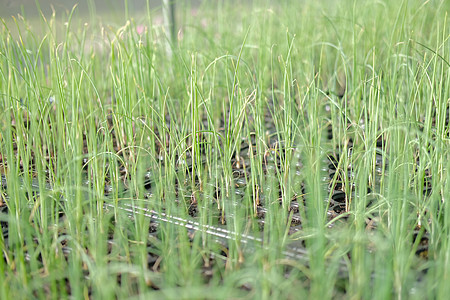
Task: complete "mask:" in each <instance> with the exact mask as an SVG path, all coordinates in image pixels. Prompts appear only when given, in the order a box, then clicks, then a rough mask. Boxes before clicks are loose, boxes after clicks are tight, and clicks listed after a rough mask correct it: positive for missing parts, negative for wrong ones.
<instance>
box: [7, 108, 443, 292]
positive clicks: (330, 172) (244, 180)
mask: <svg viewBox="0 0 450 300" xmlns="http://www.w3.org/2000/svg"><path fill="white" fill-rule="evenodd" d="M325 111H326V110H325ZM447 119H448V118H447ZM167 121H168V122H167V123H168V124H167V125H168V126H167V127H168V128H169V130H170V126H171V125H170V120H167ZM204 121H206V120H204ZM107 123H108V124H109V130H110V133H111V134H112V135H113V136H114V147H115V150H116V153H117V155H118V156H119V157H121V158H122V161H126V160H127V159H128V158H129V157H127V151H125V150H124V149H125V148H126V146H127V145H126V144H123V143H121V142H119V141H120V140H121V139H120V138H119V135H120V133H117V132H115V130H114V127H113V121H112V119H111V117H109V119H108V120H107ZM265 124H266V129H267V132H266V140H265V144H266V145H267V147H266V149H265V152H264V153H261V154H259V155H262V160H261V161H262V162H263V163H262V165H261V166H259V167H260V169H261V170H262V171H263V174H264V176H274V175H275V174H277V172H283V165H282V163H281V161H282V160H283V159H284V157H283V156H284V154H285V153H286V149H284V148H283V147H284V146H283V142H282V141H279V140H278V138H277V132H276V127H275V124H274V123H273V121H272V118H271V115H270V112H269V111H268V112H267V113H266V116H265ZM13 126H14V125H13ZM27 126H29V124H25V126H24V128H28V127H27ZM172 126H173V125H172ZM224 130H225V124H222V131H224ZM333 130H334V129H333V127H332V126H331V125H328V127H327V128H326V131H325V132H324V134H323V139H324V143H325V144H328V145H330V150H329V151H328V153H326V155H325V156H324V157H325V158H324V159H323V160H322V161H321V164H322V165H321V169H322V171H323V173H324V174H325V176H324V177H323V179H322V183H323V185H324V186H325V187H327V190H328V195H326V198H325V199H323V200H324V201H325V203H326V205H327V218H328V221H329V222H330V223H329V224H331V225H330V227H333V226H336V225H337V224H340V225H342V224H344V225H345V223H346V222H349V219H350V214H348V212H349V210H350V207H351V199H355V198H356V195H355V193H354V192H355V186H350V187H348V186H345V182H348V181H346V179H348V178H354V177H355V173H356V172H357V170H356V169H355V167H354V166H352V165H351V164H349V165H348V167H347V168H346V169H345V170H344V169H343V168H342V166H341V165H340V164H341V163H342V161H341V156H342V155H343V153H342V151H344V150H343V149H345V151H347V153H348V156H349V157H351V155H352V149H353V147H355V145H354V142H353V140H352V138H348V139H346V140H344V143H337V142H336V141H334V134H333ZM13 132H14V129H13ZM154 132H156V134H157V135H159V136H160V134H159V133H158V130H157V128H155V129H154ZM160 138H161V136H160ZM167 138H170V136H166V140H167ZM198 138H199V139H200V140H201V139H202V137H201V136H199V137H198ZM156 140H157V141H156V142H155V145H154V147H155V149H156V153H164V150H165V148H166V147H167V144H166V145H163V144H161V143H160V142H159V141H162V140H164V139H162V138H161V139H156ZM388 142H389V141H387V140H385V138H384V137H383V136H380V137H379V139H378V140H377V142H376V147H377V150H379V151H377V154H376V157H375V160H374V164H375V171H376V172H375V173H376V174H375V178H374V179H373V180H372V181H373V182H370V183H369V184H368V189H367V194H369V195H370V194H371V193H372V190H371V188H370V187H376V186H377V181H379V180H380V177H379V176H381V174H383V171H384V172H388V170H389V162H388V160H387V157H383V155H382V153H387V144H388ZM205 143H209V142H208V141H207V139H206V138H205ZM333 144H334V145H337V146H336V148H332V146H331V145H333ZM344 146H345V147H344ZM84 147H85V149H84V152H85V154H86V156H88V153H87V152H88V150H87V142H86V136H84ZM16 148H17V147H16V145H14V149H15V150H16ZM199 149H202V148H201V147H200V148H199ZM255 149H256V143H255V141H254V139H252V137H251V136H250V139H248V138H247V137H245V138H242V141H241V143H240V145H239V148H238V151H235V153H233V155H232V159H231V160H230V162H229V163H230V166H231V168H232V171H233V172H232V180H233V186H232V188H231V193H233V197H232V199H233V201H235V204H234V205H242V203H244V201H245V199H248V197H249V193H253V196H255V194H257V197H255V198H256V199H257V200H256V201H255V202H254V203H255V207H254V209H253V210H252V209H249V211H250V212H252V213H249V214H246V216H247V217H248V218H254V219H256V220H257V221H258V222H257V223H258V225H259V227H258V228H259V231H260V233H261V235H258V234H254V235H249V236H243V235H242V236H241V239H242V240H243V241H247V242H248V243H249V244H250V243H256V244H258V243H260V242H262V232H263V230H264V228H265V225H266V216H267V213H268V209H269V207H268V203H266V201H265V200H266V195H268V194H270V193H276V194H278V195H279V203H280V207H281V206H282V205H283V203H282V202H283V197H282V195H283V191H282V190H281V188H280V186H279V185H278V186H275V187H266V188H265V189H263V188H259V187H258V189H257V190H255V191H249V189H248V187H249V185H250V182H249V180H250V178H251V175H252V172H254V170H252V165H251V163H250V160H251V158H252V155H258V154H257V153H256V150H255ZM201 151H205V150H201ZM47 153H48V155H47V157H46V159H47V160H48V161H49V165H50V160H52V159H53V160H54V158H55V157H54V153H51V151H49V150H48V151H47ZM292 156H293V158H294V159H293V161H294V163H293V165H292V166H291V167H292V169H291V172H296V174H299V175H300V174H302V172H303V169H302V168H303V165H302V158H301V157H300V153H299V151H297V149H295V148H294V149H293V150H292ZM164 159H165V157H163V156H161V158H160V165H161V168H164V164H165V162H164ZM175 161H176V162H177V166H176V169H177V173H182V174H181V176H179V177H177V178H176V179H175V181H174V182H173V185H174V188H173V191H174V193H175V198H176V199H177V203H178V205H179V206H180V207H186V208H187V215H188V216H186V217H184V218H180V217H176V216H171V215H166V214H165V213H164V207H162V208H161V211H159V212H156V211H152V210H150V209H148V210H146V209H142V210H140V211H138V214H139V213H140V214H143V215H145V216H146V217H149V218H150V219H151V221H150V225H149V235H151V236H152V238H154V239H160V234H161V232H160V230H159V227H160V226H161V224H163V223H171V224H176V225H178V226H183V227H186V228H187V229H188V235H189V238H190V239H191V240H192V239H194V237H195V234H196V232H198V231H205V230H206V231H207V232H208V234H210V235H211V236H213V237H214V238H215V240H216V241H217V243H219V244H220V245H221V246H222V247H223V249H225V250H224V251H223V252H222V253H219V254H217V255H211V257H210V258H209V259H207V260H205V265H204V266H203V268H202V275H203V276H204V278H205V281H206V282H207V281H208V280H210V279H211V278H212V276H213V272H212V268H213V266H214V264H215V263H216V261H217V260H218V259H219V260H225V261H226V260H227V251H226V249H227V247H228V246H227V243H228V242H229V241H230V239H231V240H232V239H233V234H234V233H232V232H230V231H229V230H228V228H227V226H226V225H227V220H228V219H229V218H233V217H235V216H233V215H232V214H226V213H225V211H224V210H223V208H222V209H221V208H219V209H218V207H220V205H218V204H220V199H222V197H224V195H223V194H224V193H225V191H224V190H223V188H221V186H213V187H210V188H211V189H212V190H213V192H212V193H211V192H210V193H209V194H208V193H207V192H206V190H208V189H207V188H204V189H203V191H202V188H199V186H201V184H200V182H199V179H198V178H196V177H194V180H192V173H193V163H192V159H191V157H190V155H189V152H186V156H185V157H183V158H180V157H177V158H176V160H175ZM203 162H204V161H203ZM90 163H91V162H90V161H89V160H87V159H85V160H84V170H85V172H88V170H89V164H90ZM417 164H418V165H419V164H420V161H419V160H418V161H417ZM0 165H1V166H2V169H6V168H7V162H6V160H5V159H4V158H3V157H0ZM20 167H21V168H22V169H21V170H20V172H25V170H24V166H23V165H20ZM28 168H29V169H30V173H31V174H33V173H35V162H34V161H31V164H30V166H28ZM33 170H34V171H33ZM119 170H120V177H121V181H122V183H123V184H122V190H121V191H120V193H118V195H119V196H120V195H128V194H129V193H130V191H129V186H130V185H129V181H130V180H131V179H132V178H130V175H129V172H128V171H127V166H126V165H120V167H119ZM155 173H156V172H155V170H148V173H147V174H146V175H145V178H144V179H142V182H143V185H144V190H145V196H146V197H147V198H152V197H155V193H154V191H153V187H154V180H155V178H158V177H157V176H155ZM425 173H426V176H425V178H424V181H423V182H424V183H423V194H424V195H425V196H429V195H430V194H431V192H432V186H431V176H432V174H431V172H430V170H426V172H425ZM377 176H378V177H377ZM88 177H89V176H86V178H88ZM300 177H301V176H300ZM183 178H184V179H183ZM31 186H34V188H35V190H36V192H35V193H32V195H28V196H29V197H30V198H32V197H38V193H37V191H38V189H39V185H38V183H37V181H36V180H34V181H33V182H32V184H31ZM47 186H48V189H49V190H51V188H52V183H51V181H50V179H48V183H47ZM91 186H92V184H91V183H89V182H86V183H85V187H87V188H90V187H91ZM308 188H309V187H308V186H306V184H305V182H304V181H301V180H300V181H298V182H297V185H296V186H295V192H294V193H292V196H291V198H290V199H289V200H290V201H289V203H288V205H287V208H286V209H287V210H288V214H287V215H288V216H289V219H288V220H286V222H289V234H290V235H292V234H295V233H297V232H301V230H302V224H303V221H304V220H303V217H302V212H304V211H305V210H307V209H308V207H307V204H306V201H305V197H306V195H307V193H308ZM271 189H275V190H271ZM114 193H115V191H114V189H113V188H112V186H111V184H110V180H109V179H108V178H106V179H105V187H104V196H105V197H109V196H112V195H113V194H114ZM201 193H205V195H206V196H211V197H213V199H212V201H211V204H212V205H210V206H208V207H201V206H199V205H200V204H199V202H198V201H197V199H196V197H199V195H200V194H201ZM162 197H164V194H162ZM8 199H9V196H8V194H7V178H6V175H5V173H2V181H1V195H0V214H2V215H7V214H8ZM62 202H64V199H62ZM162 202H164V201H162ZM123 203H126V202H123ZM374 204H375V203H374V202H372V201H369V202H368V203H367V208H370V207H371V205H374ZM246 205H247V204H246ZM122 209H123V211H124V212H125V213H128V214H129V216H130V218H133V215H135V214H136V210H135V209H134V208H133V207H131V206H127V205H126V204H124V205H123V206H122ZM200 209H203V210H205V209H206V210H208V214H210V215H211V216H212V217H213V218H214V219H215V220H216V221H215V224H214V225H213V226H210V227H208V228H207V229H205V228H204V227H202V225H201V224H200V223H199V222H197V221H198V215H199V210H200ZM112 211H113V206H108V205H106V204H105V212H107V213H108V212H112ZM376 217H377V216H376V215H374V217H373V218H367V219H366V225H367V230H369V231H370V230H374V229H375V228H376V226H377V218H376ZM4 219H5V218H3V219H2V221H0V224H1V229H2V235H3V239H4V241H5V245H8V242H7V241H8V222H6V221H4ZM63 220H64V212H63V211H61V215H60V222H63ZM333 220H336V222H333ZM111 228H112V229H111V232H110V235H109V238H108V255H109V254H111V253H113V252H114V251H119V250H118V249H117V245H116V244H115V241H114V236H113V235H114V229H113V228H114V224H111ZM411 230H412V232H413V234H412V236H413V238H412V241H411V244H414V245H416V246H417V250H416V254H417V256H418V257H420V258H422V259H428V243H429V237H428V233H427V232H426V230H424V228H421V227H419V226H418V227H416V228H411ZM63 235H64V232H61V236H63ZM230 237H231V238H230ZM68 244H69V242H68V241H66V240H65V239H62V240H61V245H60V248H61V252H62V253H63V255H64V256H65V257H66V259H68V258H67V257H68V256H69V255H70V253H71V251H72V250H71V249H70V247H68ZM304 246H305V245H304V242H300V243H299V244H295V245H292V246H288V247H287V249H286V251H285V255H286V256H287V257H290V258H294V259H299V260H303V261H304V262H305V264H307V255H306V253H307V252H306V249H305V247H304ZM147 248H148V269H149V270H152V271H154V272H159V271H160V263H161V259H160V256H159V252H158V249H157V248H155V246H154V245H151V244H149V245H147ZM85 250H86V252H87V253H88V252H89V249H85ZM3 259H6V258H5V257H4V258H3ZM88 275H89V274H88V272H87V271H86V277H88ZM343 276H344V277H345V275H343ZM62 280H63V281H64V280H65V281H66V284H67V290H66V292H67V293H68V294H70V284H69V282H68V280H67V279H62ZM116 280H117V282H118V283H119V284H120V283H121V282H122V280H123V276H122V274H120V273H119V274H118V275H117V278H116ZM127 280H128V282H129V281H133V280H136V281H137V280H138V279H137V278H132V277H129V276H128V277H127ZM149 286H150V287H152V288H154V289H158V288H159V286H158V283H157V282H149ZM243 288H244V289H245V288H246V286H243Z"/></svg>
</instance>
